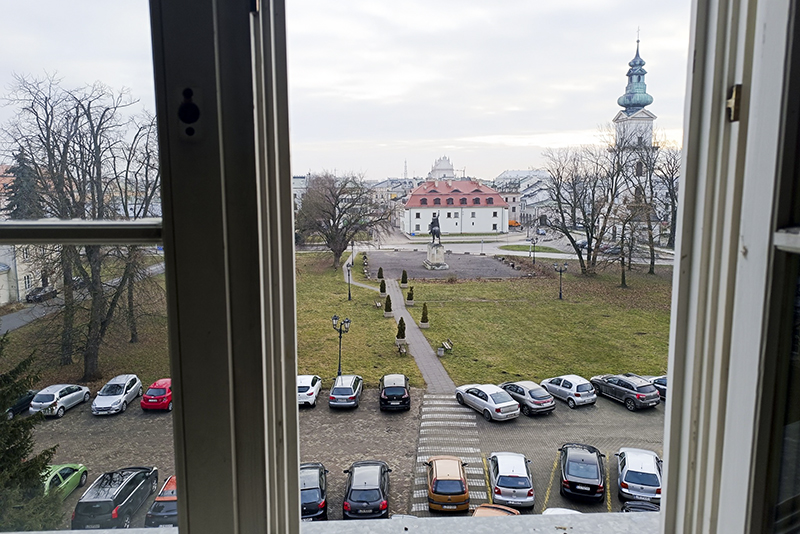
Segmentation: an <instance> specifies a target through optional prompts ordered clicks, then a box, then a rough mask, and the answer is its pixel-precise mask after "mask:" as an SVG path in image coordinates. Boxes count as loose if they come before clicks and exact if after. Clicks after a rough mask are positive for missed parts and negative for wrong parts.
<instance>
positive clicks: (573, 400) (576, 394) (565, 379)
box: [542, 375, 597, 408]
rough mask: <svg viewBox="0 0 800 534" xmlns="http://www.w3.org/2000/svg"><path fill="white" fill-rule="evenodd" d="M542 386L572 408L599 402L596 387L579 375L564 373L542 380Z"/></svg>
mask: <svg viewBox="0 0 800 534" xmlns="http://www.w3.org/2000/svg"><path fill="white" fill-rule="evenodd" d="M542 387H543V388H544V389H546V390H547V391H548V392H549V393H550V394H552V395H553V396H554V397H557V398H559V399H561V400H563V401H564V402H566V403H567V406H569V407H570V408H575V407H576V406H582V405H584V404H594V403H596V402H597V395H596V394H595V392H594V387H592V385H591V384H590V383H589V381H588V380H586V379H585V378H583V377H581V376H578V375H563V376H557V377H555V378H547V379H545V380H542Z"/></svg>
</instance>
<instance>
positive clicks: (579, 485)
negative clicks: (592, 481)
mask: <svg viewBox="0 0 800 534" xmlns="http://www.w3.org/2000/svg"><path fill="white" fill-rule="evenodd" d="M575 489H579V490H581V491H589V490H590V489H592V488H590V487H589V486H583V485H581V484H578V485H577V486H575Z"/></svg>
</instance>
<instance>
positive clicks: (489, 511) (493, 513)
mask: <svg viewBox="0 0 800 534" xmlns="http://www.w3.org/2000/svg"><path fill="white" fill-rule="evenodd" d="M504 515H519V510H514V509H513V508H509V507H508V506H503V505H502V504H489V503H488V502H485V503H483V504H481V505H480V506H478V507H477V508H475V511H474V512H472V517H497V516H504Z"/></svg>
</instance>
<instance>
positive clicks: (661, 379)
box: [644, 375, 667, 401]
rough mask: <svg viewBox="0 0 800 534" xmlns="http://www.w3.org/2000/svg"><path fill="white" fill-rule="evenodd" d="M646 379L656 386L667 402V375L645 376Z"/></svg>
mask: <svg viewBox="0 0 800 534" xmlns="http://www.w3.org/2000/svg"><path fill="white" fill-rule="evenodd" d="M644 378H645V379H646V380H647V381H648V382H650V383H651V384H653V385H654V386H655V388H656V389H657V390H658V394H659V395H660V396H661V400H662V401H665V400H667V375H663V376H645V377H644Z"/></svg>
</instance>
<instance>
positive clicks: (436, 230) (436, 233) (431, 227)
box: [428, 213, 442, 245]
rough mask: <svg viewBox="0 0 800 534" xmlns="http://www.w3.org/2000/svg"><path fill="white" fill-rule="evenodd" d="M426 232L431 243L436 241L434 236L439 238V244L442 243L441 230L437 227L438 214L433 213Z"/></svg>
mask: <svg viewBox="0 0 800 534" xmlns="http://www.w3.org/2000/svg"><path fill="white" fill-rule="evenodd" d="M428 232H429V233H430V234H431V243H436V238H437V237H438V238H439V244H440V245H441V244H442V230H441V229H440V228H439V214H438V213H434V214H433V219H432V220H431V223H430V224H429V225H428Z"/></svg>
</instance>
